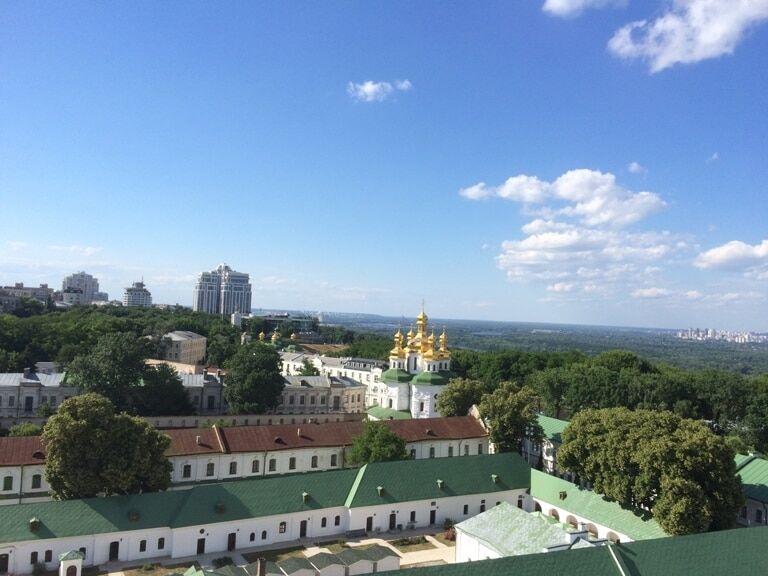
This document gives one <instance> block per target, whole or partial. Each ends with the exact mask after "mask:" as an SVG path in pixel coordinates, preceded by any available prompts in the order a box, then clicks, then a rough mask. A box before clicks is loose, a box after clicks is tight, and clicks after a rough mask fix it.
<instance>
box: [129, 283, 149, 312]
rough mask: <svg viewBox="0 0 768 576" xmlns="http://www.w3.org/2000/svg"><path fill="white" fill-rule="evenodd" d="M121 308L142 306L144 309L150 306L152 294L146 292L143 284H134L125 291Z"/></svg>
mask: <svg viewBox="0 0 768 576" xmlns="http://www.w3.org/2000/svg"><path fill="white" fill-rule="evenodd" d="M123 306H142V307H144V308H149V307H150V306H152V294H151V293H150V291H149V290H147V287H146V286H145V285H144V282H134V283H133V286H130V287H129V288H126V289H125V292H123Z"/></svg>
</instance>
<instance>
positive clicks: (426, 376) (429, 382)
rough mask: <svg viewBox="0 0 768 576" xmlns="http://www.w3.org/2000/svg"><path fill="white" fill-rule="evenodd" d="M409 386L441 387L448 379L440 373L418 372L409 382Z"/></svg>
mask: <svg viewBox="0 0 768 576" xmlns="http://www.w3.org/2000/svg"><path fill="white" fill-rule="evenodd" d="M411 384H423V385H425V386H443V385H445V384H448V377H447V376H446V375H445V374H442V373H440V372H420V373H419V374H416V376H414V378H413V380H411Z"/></svg>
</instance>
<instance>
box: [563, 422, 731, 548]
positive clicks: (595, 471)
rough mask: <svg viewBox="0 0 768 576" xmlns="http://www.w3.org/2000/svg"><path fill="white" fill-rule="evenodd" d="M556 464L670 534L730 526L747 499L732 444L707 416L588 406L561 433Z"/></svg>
mask: <svg viewBox="0 0 768 576" xmlns="http://www.w3.org/2000/svg"><path fill="white" fill-rule="evenodd" d="M562 436H563V444H562V446H561V447H560V450H559V451H558V458H557V460H558V462H557V464H558V468H559V469H560V470H568V471H570V472H573V473H575V474H577V475H578V476H579V477H580V478H582V479H584V480H587V481H589V482H591V483H592V485H593V487H594V489H595V491H597V492H600V493H602V494H605V495H606V496H608V497H609V498H612V499H614V500H616V501H618V502H619V503H620V504H622V505H623V506H625V507H628V508H635V509H639V510H648V511H651V512H652V513H653V515H654V517H655V518H656V520H657V521H658V523H659V525H660V526H661V527H662V528H663V529H664V530H665V531H666V532H667V533H669V534H693V533H697V532H705V531H708V530H719V529H723V528H729V527H731V526H732V525H733V522H734V519H735V518H736V513H737V511H738V510H739V508H740V507H741V505H742V502H743V495H742V492H741V481H740V480H739V478H738V476H737V475H736V465H735V463H734V453H733V450H732V449H731V448H730V446H729V445H728V442H726V441H725V439H724V438H722V437H720V436H717V435H716V434H714V433H713V432H712V431H711V430H710V429H709V428H708V427H707V426H706V425H705V424H704V423H703V422H698V421H694V420H689V419H684V418H680V417H679V416H677V415H675V414H673V413H671V412H668V411H650V410H637V411H630V410H627V409H626V408H609V409H601V410H584V411H583V412H580V413H579V414H577V415H576V416H574V418H573V419H572V420H571V422H570V424H569V425H568V426H567V427H566V429H565V431H564V432H563V435H562Z"/></svg>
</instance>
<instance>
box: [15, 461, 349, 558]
mask: <svg viewBox="0 0 768 576" xmlns="http://www.w3.org/2000/svg"><path fill="white" fill-rule="evenodd" d="M357 472H358V471H357V470H337V471H329V472H318V473H310V474H293V475H285V476H272V477H267V478H257V479H253V480H238V481H233V482H225V483H221V484H207V485H201V486H195V487H194V488H192V489H190V490H171V491H168V492H156V493H150V494H134V495H131V496H112V497H109V498H88V499H84V500H67V501H61V502H56V501H53V502H37V503H33V504H17V505H14V506H4V507H3V508H2V522H0V542H3V543H5V542H17V541H21V540H39V539H46V538H62V537H67V536H82V535H88V534H105V533H110V532H119V531H124V530H147V529H150V528H160V527H164V526H168V527H171V528H178V527H182V526H195V525H198V524H207V523H213V522H227V521H234V520H241V519H244V518H258V517H263V516H271V515H274V514H281V513H289V512H298V511H301V510H315V509H319V508H327V507H333V506H342V505H343V504H344V500H345V498H346V497H347V494H348V493H349V491H350V488H351V487H352V483H353V482H354V480H355V478H356V476H357ZM303 492H307V493H308V494H309V497H308V499H307V501H306V502H305V501H304V499H303V498H302V493H303ZM33 517H36V518H38V519H39V520H40V524H39V527H38V528H37V530H35V531H34V532H33V531H32V530H30V526H29V521H30V519H31V518H33Z"/></svg>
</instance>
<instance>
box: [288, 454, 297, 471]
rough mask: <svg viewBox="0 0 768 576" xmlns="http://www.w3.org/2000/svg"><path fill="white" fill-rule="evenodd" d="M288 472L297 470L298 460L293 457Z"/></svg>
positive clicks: (289, 460)
mask: <svg viewBox="0 0 768 576" xmlns="http://www.w3.org/2000/svg"><path fill="white" fill-rule="evenodd" d="M288 470H296V458H295V457H293V456H291V457H290V458H288Z"/></svg>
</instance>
